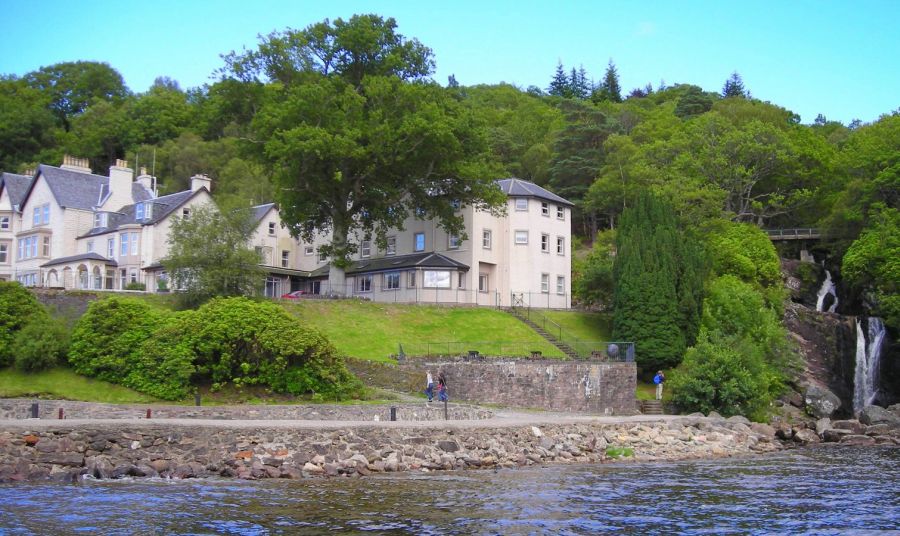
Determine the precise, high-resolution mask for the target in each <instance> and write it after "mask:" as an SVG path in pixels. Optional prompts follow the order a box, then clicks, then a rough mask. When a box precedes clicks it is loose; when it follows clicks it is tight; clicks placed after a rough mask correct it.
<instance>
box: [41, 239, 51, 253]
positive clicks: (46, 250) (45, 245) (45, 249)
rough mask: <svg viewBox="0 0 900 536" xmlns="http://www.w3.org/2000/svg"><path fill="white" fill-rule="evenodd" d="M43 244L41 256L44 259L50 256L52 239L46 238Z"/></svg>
mask: <svg viewBox="0 0 900 536" xmlns="http://www.w3.org/2000/svg"><path fill="white" fill-rule="evenodd" d="M41 242H42V246H43V247H42V248H41V255H42V256H44V257H49V256H50V237H49V236H45V237H44V239H43V240H42V241H41Z"/></svg>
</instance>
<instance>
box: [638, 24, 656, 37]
mask: <svg viewBox="0 0 900 536" xmlns="http://www.w3.org/2000/svg"><path fill="white" fill-rule="evenodd" d="M655 33H656V23H654V22H649V21H644V22H639V23H638V25H637V28H636V29H635V31H634V35H635V36H637V37H646V36H648V35H653V34H655Z"/></svg>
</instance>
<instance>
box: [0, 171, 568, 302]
mask: <svg viewBox="0 0 900 536" xmlns="http://www.w3.org/2000/svg"><path fill="white" fill-rule="evenodd" d="M154 181H155V180H154V178H153V177H151V176H149V175H147V174H146V172H143V171H142V172H141V174H140V175H139V176H138V177H137V179H134V173H133V171H132V170H131V169H129V168H128V167H127V163H126V162H124V161H117V162H116V165H115V166H112V167H111V168H110V172H109V176H107V177H104V176H102V175H95V174H93V173H92V172H91V170H90V169H89V168H88V167H87V162H86V161H84V160H80V159H75V158H71V157H66V160H65V162H64V163H63V165H62V166H61V167H54V166H47V165H41V166H39V167H38V169H37V170H36V171H35V172H34V174H33V175H31V176H24V175H14V174H9V173H4V174H3V175H2V177H0V277H2V278H5V279H15V280H17V281H19V282H21V283H22V284H24V285H28V286H47V287H62V288H69V289H72V288H80V289H98V290H112V289H117V290H120V289H125V288H127V287H132V288H134V287H135V286H138V287H140V286H143V287H144V288H146V290H147V291H150V292H155V291H157V290H161V289H165V288H167V281H168V278H167V275H166V273H165V271H164V269H163V266H162V264H161V260H162V259H163V258H165V256H166V254H167V252H168V243H167V239H168V235H169V229H170V226H171V224H172V221H174V218H185V217H190V214H191V211H192V210H194V208H195V207H197V206H199V205H202V204H208V203H212V197H211V196H210V183H211V181H210V179H209V178H207V177H205V176H202V175H197V176H194V177H192V178H191V188H190V189H189V190H185V191H183V192H177V193H174V194H169V195H164V196H158V195H157V193H156V189H155V184H154ZM498 185H499V187H500V188H501V189H502V190H503V192H504V193H506V195H507V198H508V200H507V205H506V213H505V214H503V215H500V216H494V215H492V214H490V213H489V212H484V211H479V210H476V209H474V208H473V207H471V206H462V207H460V208H459V209H458V210H459V211H460V215H461V216H462V217H463V221H464V234H461V235H459V236H455V235H451V234H448V233H447V232H445V231H444V230H443V229H442V228H441V227H440V226H439V225H438V224H437V223H436V222H434V221H432V220H426V219H423V218H419V217H416V216H415V215H413V216H412V217H410V218H408V219H407V220H406V221H405V222H404V225H403V229H398V230H396V231H395V232H392V233H389V235H388V237H387V242H386V244H384V245H382V247H379V246H378V245H377V244H376V243H375V241H374V240H371V239H367V238H365V237H364V236H363V235H361V234H356V235H354V236H352V237H351V240H354V241H355V242H356V244H357V245H358V252H357V253H356V255H355V258H354V259H353V262H352V263H351V265H350V266H349V267H348V268H347V269H346V276H347V279H346V283H345V284H344V285H342V286H340V287H337V286H334V285H330V284H329V281H328V271H329V261H328V259H326V258H324V257H322V255H321V254H320V253H319V249H318V248H319V246H321V245H323V244H324V243H325V242H326V241H327V240H328V239H329V238H330V237H329V236H328V235H326V234H322V235H321V236H319V237H318V238H317V239H316V240H315V241H313V242H312V243H307V242H301V241H298V240H296V239H295V238H293V237H291V236H290V235H289V233H288V232H287V230H286V229H285V228H284V227H283V226H282V225H281V219H280V217H279V213H278V208H277V206H276V205H274V204H272V203H269V204H265V205H259V206H256V207H253V218H254V222H255V231H254V233H253V235H252V237H251V238H250V245H251V246H252V247H254V248H255V249H256V250H257V252H258V253H259V254H260V264H261V265H263V266H264V267H265V269H266V272H267V276H266V282H265V295H266V296H270V297H277V296H280V295H281V294H283V293H286V292H288V291H292V290H303V291H305V292H307V293H309V294H317V295H319V294H327V293H335V294H341V295H353V296H360V297H365V298H369V299H372V300H375V301H391V302H407V303H408V302H430V303H459V304H473V305H488V306H508V305H517V304H521V305H530V306H534V307H551V308H568V307H569V306H570V304H571V280H570V279H571V271H572V259H571V219H572V214H571V207H572V203H570V202H568V201H566V200H565V199H563V198H561V197H559V196H557V195H555V194H553V193H551V192H549V191H547V190H545V189H544V188H541V187H540V186H537V185H535V184H533V183H530V182H527V181H523V180H519V179H505V180H501V181H498ZM133 283H137V284H138V285H132V284H133Z"/></svg>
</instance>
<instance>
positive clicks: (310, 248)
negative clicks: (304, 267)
mask: <svg viewBox="0 0 900 536" xmlns="http://www.w3.org/2000/svg"><path fill="white" fill-rule="evenodd" d="M315 253H316V248H315V247H313V246H304V247H303V254H304V255H306V256H310V255H314V254H315Z"/></svg>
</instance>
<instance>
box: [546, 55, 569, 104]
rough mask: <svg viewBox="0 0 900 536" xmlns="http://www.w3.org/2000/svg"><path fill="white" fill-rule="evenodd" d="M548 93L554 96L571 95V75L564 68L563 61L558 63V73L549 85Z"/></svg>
mask: <svg viewBox="0 0 900 536" xmlns="http://www.w3.org/2000/svg"><path fill="white" fill-rule="evenodd" d="M547 93H549V94H550V95H553V96H554V97H571V96H572V95H571V88H570V86H569V77H568V76H566V71H565V69H564V68H563V64H562V61H560V62H558V63H557V64H556V73H555V74H554V75H553V78H552V79H551V80H550V85H549V86H547Z"/></svg>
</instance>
